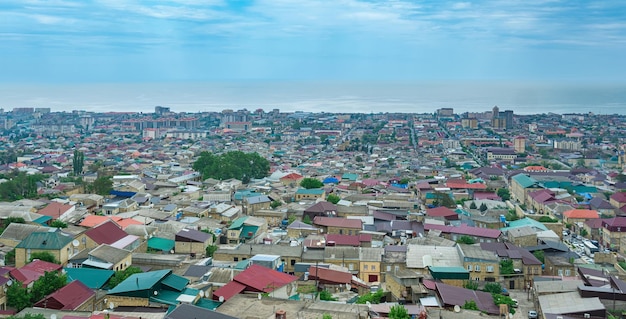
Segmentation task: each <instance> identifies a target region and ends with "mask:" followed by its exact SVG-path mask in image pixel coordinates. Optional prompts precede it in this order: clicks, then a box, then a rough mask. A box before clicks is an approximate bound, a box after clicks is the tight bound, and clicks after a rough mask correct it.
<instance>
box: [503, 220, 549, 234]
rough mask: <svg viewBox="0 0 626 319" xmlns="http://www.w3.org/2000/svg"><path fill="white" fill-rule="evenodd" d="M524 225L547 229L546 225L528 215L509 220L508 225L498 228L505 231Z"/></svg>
mask: <svg viewBox="0 0 626 319" xmlns="http://www.w3.org/2000/svg"><path fill="white" fill-rule="evenodd" d="M524 226H530V227H534V228H538V229H541V230H548V228H547V227H546V225H544V224H542V223H541V222H538V221H536V220H534V219H532V218H528V217H525V218H522V219H518V220H514V221H511V222H509V227H503V228H500V230H501V231H503V232H505V231H508V230H509V229H513V228H519V227H524Z"/></svg>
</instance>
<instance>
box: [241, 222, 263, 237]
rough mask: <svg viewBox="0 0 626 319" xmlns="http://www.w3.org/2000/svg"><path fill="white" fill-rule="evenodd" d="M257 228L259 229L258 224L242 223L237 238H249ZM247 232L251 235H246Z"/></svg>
mask: <svg viewBox="0 0 626 319" xmlns="http://www.w3.org/2000/svg"><path fill="white" fill-rule="evenodd" d="M257 230H259V226H252V225H244V226H243V228H241V233H240V234H239V238H245V239H251V238H252V237H254V234H256V232H257ZM248 233H252V236H248Z"/></svg>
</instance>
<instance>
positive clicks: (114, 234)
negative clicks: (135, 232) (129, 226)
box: [85, 220, 128, 245]
mask: <svg viewBox="0 0 626 319" xmlns="http://www.w3.org/2000/svg"><path fill="white" fill-rule="evenodd" d="M85 235H87V236H88V237H89V238H91V239H92V240H93V241H95V242H96V243H97V244H107V245H110V244H112V243H114V242H116V241H118V240H120V239H122V238H124V237H126V236H128V234H127V233H126V232H125V231H123V230H122V228H120V226H119V225H118V224H117V223H115V222H114V221H111V220H109V221H106V222H104V223H102V224H100V225H98V226H96V227H94V228H92V229H89V230H87V231H86V232H85Z"/></svg>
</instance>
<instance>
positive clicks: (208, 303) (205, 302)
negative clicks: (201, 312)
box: [195, 298, 222, 310]
mask: <svg viewBox="0 0 626 319" xmlns="http://www.w3.org/2000/svg"><path fill="white" fill-rule="evenodd" d="M221 305H222V303H221V302H219V301H213V300H211V299H206V298H200V300H198V302H196V304H195V306H198V307H200V308H204V309H209V310H215V309H217V307H219V306H221Z"/></svg>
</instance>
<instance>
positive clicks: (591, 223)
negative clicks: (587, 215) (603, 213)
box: [583, 218, 626, 247]
mask: <svg viewBox="0 0 626 319" xmlns="http://www.w3.org/2000/svg"><path fill="white" fill-rule="evenodd" d="M602 221H603V219H602V218H596V219H588V220H587V221H585V222H584V223H583V229H585V231H586V232H587V238H589V239H591V240H597V241H598V242H599V241H600V240H602V232H601V229H602ZM620 246H621V245H620ZM624 247H626V246H624Z"/></svg>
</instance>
